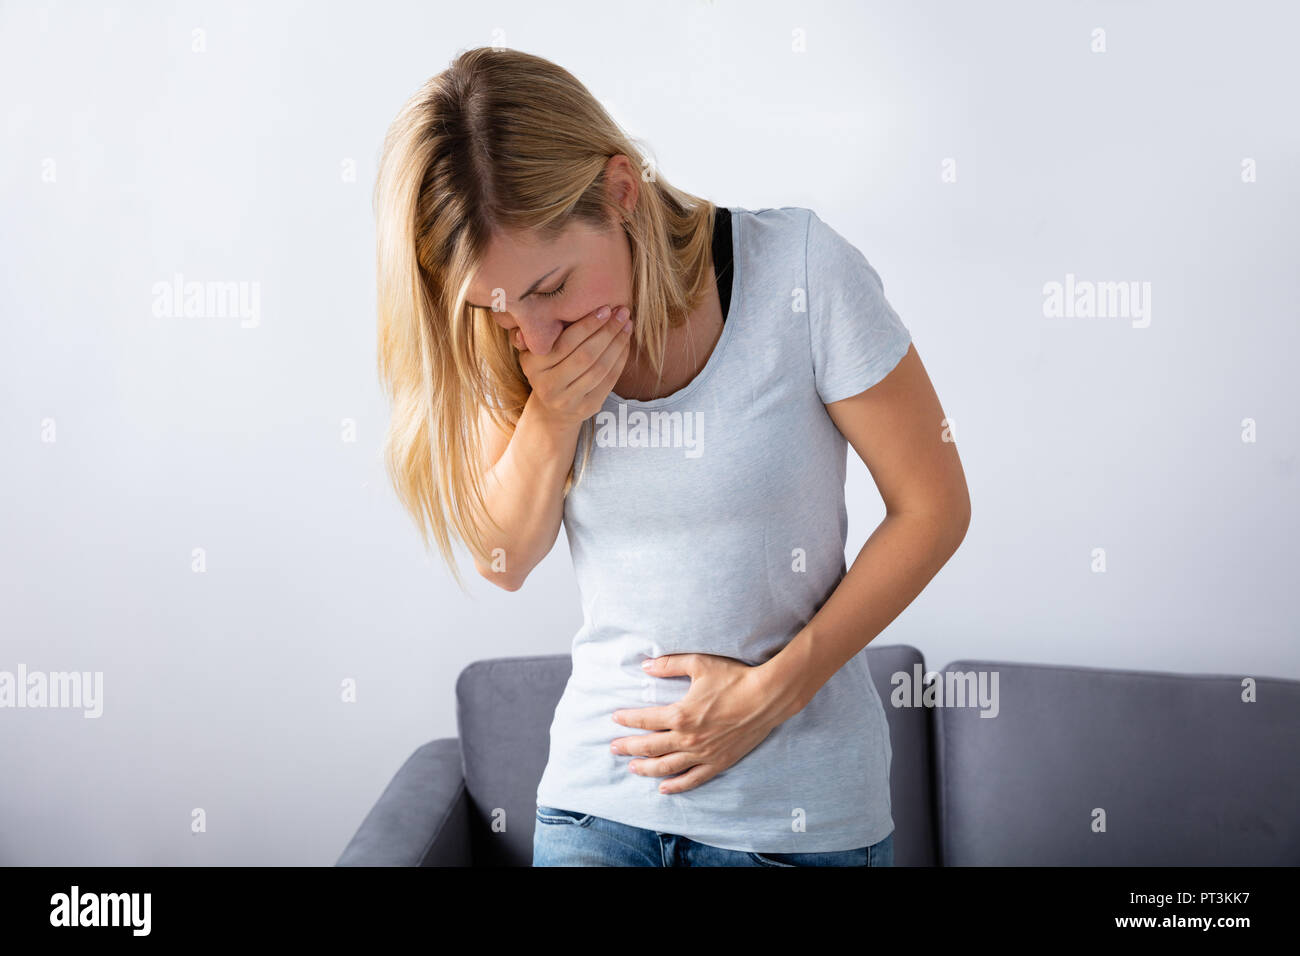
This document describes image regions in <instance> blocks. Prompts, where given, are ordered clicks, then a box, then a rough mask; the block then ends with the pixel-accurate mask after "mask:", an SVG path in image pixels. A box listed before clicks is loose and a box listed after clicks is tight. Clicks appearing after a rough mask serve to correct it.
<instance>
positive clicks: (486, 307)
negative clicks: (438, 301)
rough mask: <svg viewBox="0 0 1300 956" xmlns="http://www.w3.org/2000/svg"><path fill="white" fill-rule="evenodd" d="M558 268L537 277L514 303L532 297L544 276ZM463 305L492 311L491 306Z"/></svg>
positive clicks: (556, 268) (471, 303) (470, 303)
mask: <svg viewBox="0 0 1300 956" xmlns="http://www.w3.org/2000/svg"><path fill="white" fill-rule="evenodd" d="M559 268H560V267H559V266H556V267H555V268H554V269H552V270H551V271H550V272H548V273H546V275H543V276H538V278H537V281H536V282H534V283H533V284H532V285H530V286H529V287H528V291H527V292H525V293H524V294H523V295H521V296H520V297H519V298H518V299H516V300H515V301H516V302H522V301H523V300H524V299H526V298H528V297H529V296H530V295H532V294H533V293H534V292H536V291H537V287H538V286H539V285H541V284H542V283H543V282H545V281H546V276H549V275H552V274H553V273H555V272H556V271H557V270H558V269H559ZM465 304H466V305H468V306H469V307H470V308H471V309H487V310H488V311H489V312H490V311H491V310H492V307H491V306H488V305H475V304H474V303H473V302H466V303H465Z"/></svg>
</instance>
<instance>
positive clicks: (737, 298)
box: [605, 206, 744, 408]
mask: <svg viewBox="0 0 1300 956" xmlns="http://www.w3.org/2000/svg"><path fill="white" fill-rule="evenodd" d="M725 208H726V209H727V212H728V213H729V215H730V219H731V305H730V307H729V308H728V310H727V315H726V318H725V319H724V320H723V322H722V334H721V335H720V336H718V341H717V342H715V343H714V345H713V351H712V352H710V353H709V357H708V360H707V361H706V362H705V363H704V368H702V369H700V370H699V371H698V372H696V373H695V377H694V378H693V379H691V380H690V381H689V382H687V383H686V384H685V385H683V386H682V387H681V388H679V389H678V390H677V391H675V392H672V393H670V394H668V395H661V396H660V397H659V398H650V399H646V400H645V401H637V400H636V399H634V398H624V397H623V396H622V395H619V394H618V393H617V392H615V391H614V390H613V389H611V390H610V392H609V395H608V396H606V398H605V401H606V403H608V402H610V401H613V402H614V403H615V404H618V405H626V406H628V407H629V408H659V407H661V406H664V405H675V404H676V403H677V402H680V401H682V400H683V399H686V398H689V397H690V396H691V395H693V394H694V393H695V392H697V391H698V390H699V389H700V388H701V387H702V386H703V385H704V383H705V382H706V381H707V380H708V378H709V376H711V375H712V374H713V373H714V370H716V369H717V367H718V366H719V365H720V364H721V363H722V355H723V352H724V351H725V350H726V345H727V343H728V341H730V339H731V335H732V332H733V331H734V330H735V327H736V326H737V325H738V324H740V319H741V316H742V314H743V304H742V302H741V299H742V297H743V295H744V283H743V282H741V281H739V279H740V278H741V277H740V273H739V272H738V271H737V269H736V259H737V258H738V252H739V249H740V228H741V227H740V220H741V217H740V216H738V215H736V212H737V210H736V209H735V208H734V207H731V206H727V207H725Z"/></svg>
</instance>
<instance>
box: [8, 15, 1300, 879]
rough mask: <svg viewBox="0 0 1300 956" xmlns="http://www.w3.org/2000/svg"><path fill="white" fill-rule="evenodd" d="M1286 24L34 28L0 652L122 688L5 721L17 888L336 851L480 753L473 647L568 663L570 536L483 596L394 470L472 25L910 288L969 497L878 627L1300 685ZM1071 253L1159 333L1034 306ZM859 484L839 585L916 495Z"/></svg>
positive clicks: (596, 18)
mask: <svg viewBox="0 0 1300 956" xmlns="http://www.w3.org/2000/svg"><path fill="white" fill-rule="evenodd" d="M1096 28H1102V29H1104V30H1105V38H1106V51H1105V52H1104V53H1097V52H1093V51H1092V49H1091V48H1092V45H1093V43H1094V33H1093V31H1094V30H1095V29H1096ZM1298 28H1300V15H1298V14H1297V12H1296V7H1295V5H1293V4H1288V3H1273V4H1264V3H1245V4H1236V3H1234V4H1228V3H1223V4H1192V3H1181V2H1180V3H1174V2H1164V3H1154V2H1152V3H1137V4H1135V3H1090V2H1062V3H1053V4H1044V3H1039V2H1023V3H988V4H968V3H958V2H952V3H915V2H895V3H869V4H868V3H848V2H844V3H821V4H809V3H803V2H800V3H797V4H796V3H754V2H744V3H741V2H739V0H725V2H724V0H717V2H671V0H669V2H664V3H658V4H654V5H649V6H647V5H636V6H624V5H621V4H608V3H556V4H532V3H496V4H491V3H484V4H474V5H462V4H450V3H427V2H403V3H383V4H371V5H357V4H341V3H335V4H324V3H312V4H308V3H265V4H263V3H258V4H252V3H248V4H244V3H238V4H225V3H211V4H206V3H176V4H163V3H130V4H127V3H122V4H120V5H118V6H106V5H104V4H97V3H81V4H68V3H50V4H38V3H7V4H5V5H4V6H3V7H2V8H0V98H2V99H3V106H4V110H3V115H4V122H5V140H4V148H3V150H2V151H0V181H2V183H3V192H2V196H3V209H2V210H0V242H2V246H0V253H2V257H0V261H2V262H3V272H2V275H3V279H2V281H3V290H2V297H0V307H2V308H3V326H2V328H3V346H2V347H0V397H2V399H3V401H2V403H0V439H2V441H3V446H2V447H3V450H4V463H3V470H2V472H0V474H2V475H3V482H4V484H3V500H4V505H3V509H2V511H0V514H2V515H3V518H2V520H3V524H2V525H0V596H2V597H3V608H0V611H2V613H0V670H10V671H12V670H15V669H16V668H17V667H18V665H19V664H24V665H25V666H26V667H27V668H28V669H30V670H42V671H47V672H48V671H60V670H78V671H102V672H103V673H104V681H105V691H104V693H105V700H104V714H103V716H102V717H101V718H99V719H97V720H88V719H84V718H83V717H82V716H81V714H80V712H77V711H66V710H52V709H51V710H44V711H41V710H0V767H3V768H4V769H3V773H0V862H3V863H9V864H15V863H16V864H90V865H103V864H151V863H161V864H235V863H249V864H322V865H325V864H330V863H332V862H333V861H334V860H335V859H336V858H337V856H338V854H339V853H340V852H341V851H342V849H343V847H344V845H345V844H346V842H347V840H348V839H349V838H350V836H351V835H352V833H353V832H354V831H355V829H356V827H357V826H358V825H359V824H360V822H361V820H362V818H363V817H364V815H365V813H366V811H367V810H368V809H369V807H370V806H371V804H372V803H373V802H374V801H375V799H376V798H377V797H378V796H379V794H380V792H381V791H382V789H383V787H384V786H385V784H386V783H387V781H388V780H389V778H390V777H391V776H392V774H393V773H394V772H395V771H396V770H397V768H398V766H399V765H400V764H401V762H402V761H403V760H404V759H405V758H406V757H407V755H408V754H410V752H411V751H412V750H413V749H415V748H416V747H417V746H418V745H420V744H421V743H423V742H425V741H427V740H430V739H432V738H434V737H443V736H454V735H455V734H456V728H455V717H454V715H455V709H454V707H455V705H454V700H453V687H454V682H455V680H456V676H457V674H458V673H459V672H460V670H461V669H462V668H463V667H464V666H465V665H466V664H468V663H469V662H471V661H474V660H478V659H481V658H490V657H500V656H509V655H518V654H535V653H564V652H567V650H568V647H569V641H570V639H571V637H572V635H573V633H574V631H575V630H576V628H577V627H578V625H579V623H580V620H581V615H580V609H579V606H578V599H577V589H576V586H575V583H574V580H573V574H572V566H571V564H570V561H569V556H568V550H567V544H566V542H565V540H564V537H563V533H561V537H560V539H559V540H558V541H557V542H556V546H555V549H554V550H553V551H552V553H551V555H550V556H549V557H548V558H547V559H546V560H545V561H544V562H543V563H542V564H541V565H540V566H539V567H538V568H537V569H536V570H535V571H534V572H533V574H532V575H531V577H530V578H529V579H528V581H527V582H526V584H525V585H524V587H523V588H522V589H521V590H520V591H518V592H515V593H508V592H505V591H503V590H500V589H497V588H495V587H494V586H492V585H490V584H488V583H487V582H486V581H484V580H482V579H481V578H479V577H478V576H477V575H476V574H475V573H474V569H473V565H472V564H471V563H470V562H469V561H468V560H467V559H464V558H462V564H461V567H462V569H463V570H464V571H465V575H466V579H467V581H468V582H469V584H470V593H469V594H468V595H467V594H465V593H462V592H461V591H460V590H458V589H457V587H456V586H455V584H454V582H453V581H452V579H451V577H450V574H449V572H448V571H447V570H446V568H445V566H444V565H443V564H442V563H441V560H440V559H439V558H438V557H437V556H436V554H434V555H429V554H426V553H425V552H424V551H423V549H422V547H421V545H420V542H419V538H418V535H417V534H416V532H415V529H414V525H413V524H412V523H411V522H410V521H409V520H408V518H407V517H406V515H405V513H404V512H402V511H401V509H400V508H399V506H398V504H397V500H396V496H395V494H394V493H393V491H392V489H391V487H390V486H389V485H388V482H387V478H386V476H385V474H384V471H383V466H382V461H381V458H380V453H379V449H380V442H381V439H382V435H383V429H384V426H385V423H386V420H387V408H386V405H385V403H384V400H383V396H382V393H381V391H380V387H379V383H378V378H377V373H376V367H375V321H374V226H373V217H372V209H371V188H372V185H373V182H374V173H375V167H376V160H377V157H378V150H379V144H380V142H381V138H382V136H383V133H384V130H385V128H386V127H387V124H388V122H389V121H390V120H391V119H392V117H393V115H394V114H395V113H396V111H397V109H398V107H399V106H400V105H401V103H402V102H403V101H404V100H405V99H406V97H407V96H408V95H410V94H411V93H412V92H413V91H414V90H415V89H416V88H417V86H419V85H420V84H421V83H422V82H423V81H424V80H425V79H426V78H427V77H429V76H430V75H432V74H434V73H436V72H438V71H439V70H441V69H442V68H443V67H445V66H446V64H447V63H448V62H449V61H450V59H451V58H452V56H453V55H454V54H455V53H456V52H457V51H458V50H460V49H462V48H467V47H471V46H478V45H489V44H493V43H499V44H502V45H506V46H512V47H516V48H519V49H523V50H527V51H529V52H533V53H538V54H541V55H543V56H546V57H548V58H550V59H552V60H555V61H556V62H558V63H560V64H561V65H563V66H565V67H566V68H567V69H569V70H570V71H572V72H573V73H574V74H575V75H576V76H578V78H579V79H581V80H582V81H583V82H584V83H586V84H587V85H588V87H589V88H590V89H591V90H592V92H593V93H594V94H595V95H596V96H597V97H599V98H600V99H601V100H602V101H603V102H604V103H605V104H606V106H607V107H608V108H609V109H610V110H611V111H612V112H613V114H614V116H615V118H616V119H618V121H619V122H620V123H621V124H622V125H623V126H624V127H625V128H626V129H627V130H628V131H629V133H631V134H632V135H633V136H635V137H637V138H638V139H639V140H641V141H642V142H643V143H645V144H646V145H647V146H648V147H649V148H650V150H651V153H652V155H653V156H654V157H655V159H656V162H657V165H658V169H659V171H660V173H661V174H662V175H663V176H665V177H666V178H668V179H669V180H670V181H671V182H673V183H674V184H675V185H677V186H679V187H682V188H684V189H686V190H688V191H690V192H693V193H695V194H697V195H701V196H705V197H708V198H710V199H712V200H714V201H716V202H719V203H722V204H726V205H739V206H746V207H750V208H763V207H768V206H787V205H794V206H808V207H811V208H813V209H815V210H817V211H818V212H819V214H820V215H821V216H822V217H823V218H824V219H825V220H826V221H827V222H828V223H830V224H831V225H832V226H833V227H835V228H836V229H837V230H839V231H840V232H842V233H843V234H844V235H845V236H847V237H848V238H849V239H850V240H851V241H853V242H854V243H855V244H856V245H857V246H858V248H860V249H861V250H862V251H863V253H864V254H865V255H866V256H867V258H868V259H869V260H870V261H871V263H872V264H873V265H874V266H875V267H876V268H877V270H878V271H879V273H880V275H881V277H882V279H883V281H884V284H885V292H886V295H887V297H888V298H889V300H890V302H891V303H892V304H893V305H894V307H895V308H896V309H897V310H898V312H899V314H900V315H901V316H902V318H903V320H904V322H905V323H906V324H907V325H908V328H909V329H910V330H911V332H912V335H913V339H914V342H915V344H916V346H917V350H918V352H919V353H920V355H921V358H922V360H923V361H924V363H925V365H926V367H927V369H928V371H929V373H930V376H931V378H932V380H933V381H934V383H935V386H936V388H937V390H938V392H939V396H940V399H941V400H942V402H943V404H944V408H945V410H946V412H947V414H948V415H949V416H950V418H951V419H953V420H954V421H955V422H956V431H957V438H958V448H959V450H960V453H961V457H962V460H963V463H964V466H965V469H966V475H967V479H968V482H969V486H970V491H971V498H972V502H973V520H972V523H971V527H970V531H969V533H968V535H967V537H966V540H965V542H964V544H963V545H962V547H961V549H960V550H959V551H958V553H957V554H956V555H955V556H954V557H953V559H952V560H951V561H950V562H949V563H948V565H947V566H946V567H945V568H944V569H943V571H942V572H941V573H940V574H939V575H938V577H936V578H935V579H934V581H933V582H932V583H931V584H930V585H929V587H928V588H927V589H926V591H925V592H924V593H923V594H922V595H921V596H920V597H919V598H918V599H917V600H916V601H915V602H914V603H913V604H912V605H911V607H909V608H908V609H907V610H906V611H905V612H904V613H903V615H902V616H901V617H900V618H899V619H898V620H897V621H896V622H895V623H894V624H893V625H891V626H890V627H889V628H888V629H887V630H886V631H885V632H883V633H882V634H881V635H880V636H879V637H878V638H877V640H878V641H880V642H881V643H900V642H901V643H908V644H912V645H914V646H916V647H918V648H919V649H920V650H921V651H922V652H923V653H924V655H925V657H926V660H927V662H928V664H929V666H931V667H939V666H942V665H944V664H946V663H948V662H950V661H953V660H956V659H962V658H975V659H985V660H1006V661H1026V662H1042V663H1055V664H1071V665H1086V666H1092V667H1106V668H1126V669H1142V670H1159V671H1178V672H1190V673H1218V674H1232V675H1253V676H1275V677H1290V678H1297V677H1300V645H1298V644H1297V640H1296V637H1297V633H1296V621H1297V620H1298V619H1300V616H1298V615H1297V609H1296V590H1295V587H1294V582H1295V577H1296V547H1295V541H1296V534H1297V530H1298V529H1297V517H1298V515H1300V509H1298V508H1297V504H1296V489H1297V475H1298V472H1297V467H1296V452H1297V443H1298V442H1297V439H1298V437H1300V436H1298V434H1297V432H1298V429H1297V424H1296V400H1297V389H1296V385H1295V377H1294V371H1293V366H1294V363H1295V356H1296V353H1297V345H1298V344H1300V336H1298V335H1297V305H1296V303H1297V301H1300V270H1298V269H1297V267H1296V253H1297V247H1298V245H1300V244H1298V243H1297V232H1298V229H1297V213H1298V212H1300V209H1298V208H1297V207H1298V203H1297V198H1298V195H1300V190H1298V187H1297V171H1300V163H1298V162H1297V160H1298V159H1300V127H1298V126H1297V124H1296V123H1295V92H1296V90H1297V88H1300V69H1297V65H1296V64H1297V58H1296V56H1295V53H1294V42H1295V36H1296V35H1297V30H1298ZM196 29H200V30H202V31H204V33H203V37H204V41H205V43H206V49H205V51H204V52H201V53H198V52H194V51H193V44H194V36H195V34H194V33H193V31H194V30H196ZM796 30H802V31H804V35H805V36H806V51H804V52H796V51H795V50H793V49H792V45H793V42H792V41H793V38H794V36H795V31H796ZM949 158H951V159H952V160H954V161H955V163H956V170H957V180H956V182H944V181H942V178H941V171H942V168H943V163H944V161H945V160H946V159H949ZM1244 160H1253V162H1254V168H1255V169H1256V170H1257V181H1255V182H1243V179H1242V168H1243V161H1244ZM51 161H52V162H51ZM349 169H351V170H354V171H355V177H354V178H353V179H352V180H351V181H350V180H349V178H348V176H347V175H346V173H347V171H348V170H349ZM50 171H53V174H54V175H53V181H47V180H48V179H49V178H50V176H49V172H50ZM178 272H179V273H181V274H183V275H184V276H185V277H186V278H187V279H191V280H204V281H236V282H250V283H251V282H256V283H258V284H259V288H260V290H261V317H260V324H259V325H258V326H257V327H255V328H243V327H241V324H240V322H239V320H238V319H237V318H204V319H198V318H190V319H186V318H157V317H155V316H154V315H153V313H152V308H151V307H152V301H153V296H152V291H151V290H152V287H153V285H154V283H156V282H159V281H169V280H170V279H171V277H172V276H173V275H174V274H175V273H178ZM1067 273H1073V274H1074V275H1076V276H1077V277H1078V278H1079V279H1086V280H1095V281H1134V282H1149V283H1150V284H1151V290H1152V291H1151V305H1152V314H1151V324H1150V326H1149V327H1148V328H1144V329H1139V328H1134V327H1133V325H1132V322H1131V321H1130V320H1128V319H1124V318H1095V319H1085V318H1079V319H1053V318H1048V317H1046V316H1045V315H1044V310H1043V286H1044V284H1045V283H1048V282H1052V281H1064V279H1065V275H1066V274H1067ZM1246 419H1251V420H1253V421H1254V422H1255V427H1256V429H1257V435H1256V437H1257V440H1256V441H1254V442H1244V441H1243V440H1242V434H1243V420H1246ZM50 420H52V421H53V422H54V423H55V425H56V428H57V441H56V442H53V443H50V442H44V441H42V440H41V435H42V429H43V423H47V422H48V421H50ZM345 420H351V421H353V422H355V428H356V440H355V441H352V442H349V441H345V440H344V422H345ZM849 457H850V470H849V480H848V491H847V494H848V502H849V511H850V516H851V517H850V533H849V542H848V548H847V551H846V555H847V559H848V560H849V561H850V562H851V561H852V560H853V558H854V557H855V556H856V554H857V552H858V550H859V548H860V547H861V545H862V543H863V541H864V540H865V539H866V537H867V536H868V535H869V534H870V532H871V530H872V529H873V528H874V527H875V525H876V524H877V523H878V522H879V520H880V519H881V517H882V516H883V506H882V504H881V502H880V498H879V496H878V494H877V492H876V491H875V488H874V486H873V484H872V483H871V480H870V476H869V474H868V473H867V472H866V470H865V468H864V467H863V466H862V465H861V463H860V462H859V461H858V460H857V458H856V457H855V456H854V454H853V452H852V450H851V449H850V452H849ZM195 548H203V549H205V551H206V555H207V570H206V573H203V574H196V573H194V572H193V571H192V570H191V561H192V558H191V553H192V551H193V549H195ZM1097 548H1103V549H1104V550H1105V554H1106V571H1105V572H1104V573H1097V572H1096V571H1094V570H1093V560H1094V558H1093V553H1094V549H1097ZM346 680H353V681H355V682H356V686H357V694H358V697H357V701H356V702H355V703H344V702H343V701H342V700H341V686H342V683H343V682H344V681H346ZM195 808H202V809H203V811H204V813H205V814H206V822H207V829H206V832H203V833H193V832H191V813H192V812H193V811H194V809H195Z"/></svg>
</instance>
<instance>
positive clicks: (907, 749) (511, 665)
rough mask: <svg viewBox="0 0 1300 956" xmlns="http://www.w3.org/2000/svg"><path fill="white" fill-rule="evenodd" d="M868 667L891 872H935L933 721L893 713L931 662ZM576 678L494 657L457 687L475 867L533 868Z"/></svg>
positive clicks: (884, 659)
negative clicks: (541, 787)
mask: <svg viewBox="0 0 1300 956" xmlns="http://www.w3.org/2000/svg"><path fill="white" fill-rule="evenodd" d="M867 665H868V667H869V668H870V670H871V676H872V679H873V680H874V681H875V683H876V690H877V692H878V693H879V695H880V699H881V701H882V703H884V705H885V714H886V717H887V718H888V722H889V733H890V746H891V748H892V751H893V760H892V766H891V771H890V781H891V783H890V792H891V803H892V807H891V809H892V814H893V818H894V863H895V865H897V866H932V865H934V864H935V862H936V838H935V829H934V810H935V806H934V790H933V787H932V785H931V781H932V779H933V768H932V762H933V761H932V755H931V747H930V741H931V740H932V739H933V730H932V727H931V721H932V719H933V715H932V714H931V713H930V711H929V710H926V709H922V708H896V707H893V706H890V703H889V701H890V693H891V689H892V688H891V676H892V675H893V674H895V673H899V672H905V673H907V674H911V673H912V672H913V670H914V667H915V666H918V665H919V666H922V667H923V666H924V661H923V660H922V658H921V654H920V652H919V651H917V650H916V649H915V648H913V647H908V646H906V645H901V644H887V645H881V646H879V647H877V646H875V645H868V647H867ZM570 669H571V660H570V657H569V655H567V654H551V655H538V656H530V657H507V658H495V659H491V660H482V661H475V662H474V663H472V664H470V665H469V666H468V667H466V668H465V669H464V670H463V671H462V672H461V674H460V676H459V678H458V679H457V681H456V720H457V724H458V733H459V736H460V743H461V754H462V760H463V770H464V775H465V785H466V790H467V792H468V795H469V805H470V807H469V809H470V838H471V842H472V846H473V856H474V865H475V866H528V865H530V864H531V862H532V855H533V825H534V822H535V819H536V818H535V811H536V806H537V804H536V800H537V784H538V783H539V782H540V781H541V779H542V771H543V770H544V769H545V768H546V760H547V756H548V752H549V746H550V727H551V719H552V717H553V716H554V713H555V706H556V704H558V703H559V700H560V695H561V694H562V693H563V692H564V685H565V683H566V682H567V681H568V679H569V673H570ZM579 809H580V808H579Z"/></svg>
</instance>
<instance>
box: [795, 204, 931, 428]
mask: <svg viewBox="0 0 1300 956" xmlns="http://www.w3.org/2000/svg"><path fill="white" fill-rule="evenodd" d="M807 282H808V288H807V306H808V331H809V338H810V345H811V347H812V364H813V376H814V378H815V380H816V384H817V394H818V395H820V396H821V400H822V403H823V404H826V405H829V404H830V403H831V402H838V401H839V400H840V399H843V398H848V397H849V396H851V395H857V394H858V393H859V392H863V391H866V390H867V389H869V388H870V387H871V386H873V385H875V384H876V383H877V382H879V381H880V380H881V379H883V378H884V377H885V376H886V375H888V374H889V373H890V372H891V371H893V370H894V367H895V366H896V365H898V363H899V361H900V360H901V359H902V358H903V356H904V355H905V354H907V349H908V346H909V345H910V344H911V341H912V336H911V333H910V332H908V330H907V327H906V326H905V325H903V322H902V320H901V319H900V318H899V317H898V313H897V312H895V311H894V309H893V307H892V306H891V305H890V304H889V302H888V300H886V299H885V288H884V284H883V283H882V282H881V281H880V276H879V275H877V274H876V270H875V269H874V268H872V266H871V264H870V263H869V262H867V259H866V257H865V256H864V255H863V254H862V253H861V252H859V251H858V250H857V248H856V247H855V246H854V245H853V244H852V243H851V242H849V241H848V240H847V239H845V238H844V237H843V236H841V235H840V234H839V233H838V232H836V231H835V230H834V229H832V228H831V227H830V226H828V225H826V223H824V222H822V220H821V218H820V217H818V215H817V213H815V212H813V211H812V210H809V211H808V245H807Z"/></svg>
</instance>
